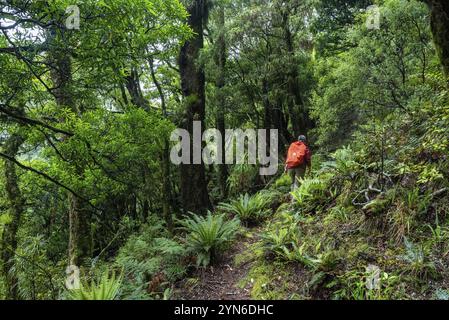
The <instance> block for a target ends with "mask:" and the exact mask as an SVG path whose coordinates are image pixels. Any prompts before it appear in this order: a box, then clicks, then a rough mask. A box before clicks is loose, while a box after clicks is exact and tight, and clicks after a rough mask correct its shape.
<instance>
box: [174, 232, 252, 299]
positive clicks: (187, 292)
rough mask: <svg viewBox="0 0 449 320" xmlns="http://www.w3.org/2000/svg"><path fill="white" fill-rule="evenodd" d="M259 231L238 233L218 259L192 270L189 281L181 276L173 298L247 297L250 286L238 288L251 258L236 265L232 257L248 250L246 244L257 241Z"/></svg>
mask: <svg viewBox="0 0 449 320" xmlns="http://www.w3.org/2000/svg"><path fill="white" fill-rule="evenodd" d="M258 231H259V230H257V229H253V230H251V231H250V233H249V235H250V236H242V237H240V238H239V239H237V240H236V241H235V242H234V243H233V245H232V247H231V248H230V249H229V250H228V251H227V252H225V253H224V254H223V256H222V257H221V258H220V260H219V261H218V262H217V263H216V264H215V265H214V266H213V267H208V268H205V269H199V270H198V271H196V272H195V273H194V274H193V275H192V276H191V277H190V279H196V280H194V281H191V280H190V281H189V279H185V280H183V281H181V282H180V283H178V285H177V287H176V288H175V297H176V299H181V300H248V299H251V296H250V290H251V287H250V286H246V287H245V288H241V287H239V283H240V282H241V280H242V279H244V278H245V277H246V276H247V275H248V272H249V270H250V269H251V264H252V261H248V262H244V263H241V264H239V265H238V266H236V264H235V257H236V256H237V255H239V254H242V253H244V252H245V251H246V250H248V246H250V245H251V244H253V243H255V242H256V241H257V240H258V236H257V235H258V233H259V232H258Z"/></svg>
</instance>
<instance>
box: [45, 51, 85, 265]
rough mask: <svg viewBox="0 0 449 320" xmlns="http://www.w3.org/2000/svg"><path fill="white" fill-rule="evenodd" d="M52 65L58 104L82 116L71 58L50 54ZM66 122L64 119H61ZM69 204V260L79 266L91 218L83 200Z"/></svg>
mask: <svg viewBox="0 0 449 320" xmlns="http://www.w3.org/2000/svg"><path fill="white" fill-rule="evenodd" d="M50 62H51V65H52V69H51V72H50V74H51V78H52V81H53V87H54V88H55V89H54V91H53V92H54V95H55V99H56V103H57V105H58V107H60V108H64V107H65V108H67V107H68V108H70V109H71V110H72V111H73V112H75V113H77V114H81V113H82V110H80V109H78V108H77V106H76V104H75V102H74V99H73V96H72V92H71V82H72V68H71V58H70V56H69V55H68V54H67V53H65V52H57V51H52V52H50ZM61 121H64V119H61ZM68 203H69V210H68V215H69V245H68V260H69V264H70V265H79V264H80V262H81V259H82V258H83V257H86V256H88V255H89V253H90V252H91V248H90V245H91V241H90V222H89V220H90V217H89V211H88V210H86V208H85V205H84V204H83V200H81V199H78V197H77V196H75V195H74V194H72V193H69V194H68Z"/></svg>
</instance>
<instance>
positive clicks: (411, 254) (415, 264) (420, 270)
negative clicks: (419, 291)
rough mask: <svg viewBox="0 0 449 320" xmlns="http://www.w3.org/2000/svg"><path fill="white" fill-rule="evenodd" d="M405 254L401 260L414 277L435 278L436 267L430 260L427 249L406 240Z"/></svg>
mask: <svg viewBox="0 0 449 320" xmlns="http://www.w3.org/2000/svg"><path fill="white" fill-rule="evenodd" d="M404 245H405V254H404V255H401V256H400V259H401V260H403V261H404V262H406V263H407V270H409V271H410V272H411V273H412V274H413V275H415V276H418V277H420V278H424V279H427V278H429V277H434V276H435V272H436V270H435V265H434V264H433V262H431V261H429V260H428V257H427V252H426V249H425V248H424V247H423V246H422V245H417V244H414V243H413V242H411V241H410V240H408V238H407V237H405V238H404Z"/></svg>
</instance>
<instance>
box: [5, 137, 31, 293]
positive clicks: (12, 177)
mask: <svg viewBox="0 0 449 320" xmlns="http://www.w3.org/2000/svg"><path fill="white" fill-rule="evenodd" d="M23 142H24V139H23V138H22V137H21V136H20V135H18V134H12V135H11V136H10V137H9V138H8V140H7V142H6V143H5V153H6V154H7V155H8V156H10V157H13V158H15V157H16V155H17V153H18V152H19V148H20V146H21V145H22V143H23ZM5 187H6V194H7V196H8V201H9V203H10V215H11V222H10V223H8V224H7V225H6V226H5V227H4V229H3V234H2V243H1V244H2V245H1V251H0V254H1V270H2V273H3V275H4V276H5V280H6V281H5V287H6V299H9V300H17V299H18V279H17V276H16V274H15V272H12V268H13V266H14V255H15V252H16V249H17V230H18V229H19V224H20V218H21V216H22V213H23V210H24V205H25V204H24V200H23V198H22V193H21V191H20V188H19V183H18V177H17V173H16V165H15V164H14V163H13V162H11V161H8V160H5Z"/></svg>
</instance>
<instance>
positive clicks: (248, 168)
mask: <svg viewBox="0 0 449 320" xmlns="http://www.w3.org/2000/svg"><path fill="white" fill-rule="evenodd" d="M258 174H259V169H258V168H257V166H254V165H248V164H242V165H236V166H234V167H233V168H232V170H231V172H230V174H229V177H228V186H229V192H230V193H231V194H234V195H235V194H241V193H248V192H250V191H252V190H254V187H255V181H256V178H257V176H258Z"/></svg>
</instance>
